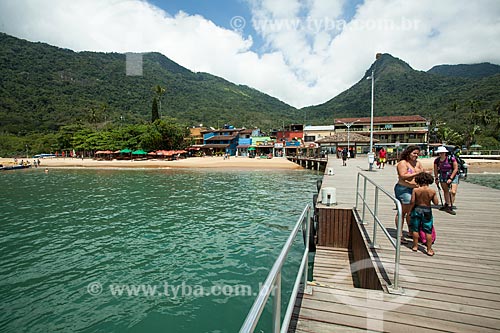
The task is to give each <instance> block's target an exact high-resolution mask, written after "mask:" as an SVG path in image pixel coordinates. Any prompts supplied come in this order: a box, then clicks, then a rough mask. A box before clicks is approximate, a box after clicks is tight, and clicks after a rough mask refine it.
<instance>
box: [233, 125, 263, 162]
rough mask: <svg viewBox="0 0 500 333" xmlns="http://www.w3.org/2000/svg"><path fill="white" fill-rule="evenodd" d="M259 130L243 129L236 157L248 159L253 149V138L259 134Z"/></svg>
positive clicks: (239, 135) (239, 134)
mask: <svg viewBox="0 0 500 333" xmlns="http://www.w3.org/2000/svg"><path fill="white" fill-rule="evenodd" d="M259 132H260V131H259V129H253V130H252V129H242V130H241V131H240V132H239V133H238V145H237V146H236V156H244V157H248V155H249V152H250V151H252V150H255V149H252V148H251V146H252V136H253V135H254V134H255V135H258V134H259Z"/></svg>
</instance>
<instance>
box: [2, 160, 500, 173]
mask: <svg viewBox="0 0 500 333" xmlns="http://www.w3.org/2000/svg"><path fill="white" fill-rule="evenodd" d="M360 158H363V157H360ZM21 160H22V159H21V158H19V159H18V161H21ZM28 161H30V162H33V159H28ZM419 161H420V162H421V163H422V164H423V166H424V168H425V170H426V171H432V170H433V162H434V158H419ZM465 161H466V163H467V164H468V165H469V170H468V173H469V174H495V173H500V160H486V159H481V160H479V159H465ZM40 162H41V163H40V168H75V169H76V168H78V169H223V170H227V169H235V170H238V169H242V170H248V169H257V170H293V169H303V168H302V167H301V166H299V165H298V164H295V163H294V162H291V161H289V160H288V159H286V158H281V157H275V158H272V159H264V158H248V157H231V158H229V159H224V158H223V157H189V158H186V159H180V160H175V161H165V160H158V159H151V160H95V159H89V158H86V159H83V160H82V159H77V158H71V157H66V158H64V157H56V158H44V159H40ZM0 164H3V165H14V159H13V158H0Z"/></svg>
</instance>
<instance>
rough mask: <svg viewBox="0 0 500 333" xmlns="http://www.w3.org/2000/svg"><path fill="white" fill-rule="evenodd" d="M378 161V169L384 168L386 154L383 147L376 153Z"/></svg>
mask: <svg viewBox="0 0 500 333" xmlns="http://www.w3.org/2000/svg"><path fill="white" fill-rule="evenodd" d="M378 161H379V165H378V168H379V169H380V167H382V169H383V168H385V162H386V161H387V152H386V151H385V149H384V147H382V148H380V150H379V152H378Z"/></svg>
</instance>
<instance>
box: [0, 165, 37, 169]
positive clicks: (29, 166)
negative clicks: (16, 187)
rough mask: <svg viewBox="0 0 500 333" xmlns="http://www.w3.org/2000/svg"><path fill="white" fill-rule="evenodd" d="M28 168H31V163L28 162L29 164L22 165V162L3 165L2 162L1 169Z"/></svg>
mask: <svg viewBox="0 0 500 333" xmlns="http://www.w3.org/2000/svg"><path fill="white" fill-rule="evenodd" d="M28 168H31V164H28V165H21V164H14V165H1V164H0V170H17V169H28Z"/></svg>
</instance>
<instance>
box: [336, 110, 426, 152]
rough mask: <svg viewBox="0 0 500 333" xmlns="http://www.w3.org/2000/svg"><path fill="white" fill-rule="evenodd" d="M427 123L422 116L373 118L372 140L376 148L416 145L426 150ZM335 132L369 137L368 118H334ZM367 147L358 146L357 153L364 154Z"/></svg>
mask: <svg viewBox="0 0 500 333" xmlns="http://www.w3.org/2000/svg"><path fill="white" fill-rule="evenodd" d="M428 124H429V122H428V120H427V119H425V118H424V117H422V116H419V115H414V116H384V117H373V139H376V140H378V142H377V147H381V146H384V147H389V148H390V147H401V148H404V147H407V146H409V145H417V146H420V147H422V149H427V145H428V142H429V141H428V139H429V128H428V126H429V125H428ZM335 132H350V133H356V134H361V135H365V136H368V137H369V136H370V117H364V118H336V119H335ZM368 150H369V145H358V153H366V152H368Z"/></svg>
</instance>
